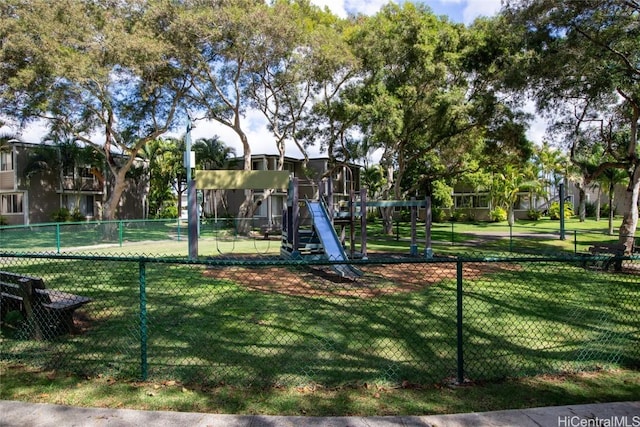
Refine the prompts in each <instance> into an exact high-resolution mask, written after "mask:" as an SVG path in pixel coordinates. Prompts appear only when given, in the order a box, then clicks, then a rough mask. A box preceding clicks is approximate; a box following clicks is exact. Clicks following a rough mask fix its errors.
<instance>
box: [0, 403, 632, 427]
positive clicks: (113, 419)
mask: <svg viewBox="0 0 640 427" xmlns="http://www.w3.org/2000/svg"><path fill="white" fill-rule="evenodd" d="M0 426H2V427H14V426H16V427H18V426H19V427H23V426H30V427H45V426H55V427H67V426H118V427H119V426H123V427H124V426H132V427H133V426H136V427H137V426H145V427H153V426H163V427H165V426H167V427H169V426H188V427H191V426H203V427H204V426H207V427H208V426H225V427H226V426H230V427H249V426H250V427H289V426H297V427H298V426H299V427H313V426H330V427H365V426H366V427H391V426H411V427H418V426H434V427H435V426H437V427H462V426H464V427H467V426H474V427H475V426H518V427H529V426H531V427H541V426H542V427H547V426H549V427H582V426H585V427H587V426H588V427H591V426H593V427H595V426H617V427H640V401H636V402H618V403H601V404H590V405H572V406H557V407H549V408H533V409H521V410H510V411H497V412H484V413H472V414H454V415H425V416H407V417H404V416H392V417H297V416H296V417H294V416H266V415H215V414H200V413H186V412H168V411H134V410H130V409H101V408H77V407H71V406H62V405H48V404H38V403H24V402H16V401H6V400H5V401H0Z"/></svg>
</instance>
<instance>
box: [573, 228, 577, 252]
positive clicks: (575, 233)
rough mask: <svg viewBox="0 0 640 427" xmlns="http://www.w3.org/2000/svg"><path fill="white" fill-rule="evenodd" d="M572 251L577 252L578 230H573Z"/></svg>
mask: <svg viewBox="0 0 640 427" xmlns="http://www.w3.org/2000/svg"><path fill="white" fill-rule="evenodd" d="M573 253H574V254H577V253H578V230H573Z"/></svg>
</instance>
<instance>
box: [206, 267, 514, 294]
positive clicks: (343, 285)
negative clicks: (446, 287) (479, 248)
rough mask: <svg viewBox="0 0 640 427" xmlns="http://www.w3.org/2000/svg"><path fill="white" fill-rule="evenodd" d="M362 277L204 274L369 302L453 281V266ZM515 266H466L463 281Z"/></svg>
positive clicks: (311, 272)
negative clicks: (368, 299) (367, 299)
mask: <svg viewBox="0 0 640 427" xmlns="http://www.w3.org/2000/svg"><path fill="white" fill-rule="evenodd" d="M357 267H358V268H359V269H360V270H362V272H363V273H364V274H363V275H362V276H361V277H359V278H357V279H356V280H352V279H349V278H344V277H340V275H339V274H338V273H336V272H335V271H334V270H333V269H332V268H331V266H321V265H318V266H300V267H296V266H233V267H217V266H212V267H209V268H208V269H207V270H205V271H204V273H203V274H204V275H205V276H206V277H209V278H215V279H219V280H230V281H232V282H234V283H236V284H238V285H240V286H244V287H246V288H249V289H252V290H255V291H259V292H269V293H280V294H283V295H295V296H343V297H360V298H372V297H376V296H379V295H386V294H393V293H403V292H415V291H419V290H421V289H424V288H426V287H428V286H432V285H434V284H436V283H439V282H442V281H444V280H447V281H455V279H456V275H457V271H456V263H455V262H443V263H414V262H407V263H402V262H399V263H389V264H362V265H357ZM517 269H520V267H519V266H517V265H514V264H487V263H483V264H473V263H465V264H464V266H463V271H462V274H463V276H464V278H465V279H478V278H480V277H481V276H483V275H486V274H489V273H493V272H497V271H504V270H517Z"/></svg>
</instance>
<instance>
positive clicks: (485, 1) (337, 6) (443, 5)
mask: <svg viewBox="0 0 640 427" xmlns="http://www.w3.org/2000/svg"><path fill="white" fill-rule="evenodd" d="M399 1H400V2H402V1H404V0H399ZM414 1H416V2H418V1H419V2H421V3H423V4H426V5H427V6H429V7H430V8H431V10H432V11H433V12H434V14H436V15H445V16H447V17H448V18H449V19H450V20H451V21H452V22H459V23H464V24H467V25H468V24H470V23H472V22H473V20H474V19H475V18H477V17H479V16H493V15H494V14H496V13H497V12H498V11H499V9H500V0H414ZM311 3H313V4H315V5H317V6H320V7H328V8H329V9H330V10H331V11H332V12H333V13H334V14H336V15H338V16H340V17H347V16H348V15H349V14H366V15H374V14H375V13H376V12H377V11H379V10H380V8H381V7H382V6H383V5H385V4H387V3H388V0H311ZM244 123H245V128H246V129H247V135H248V138H249V142H250V144H251V146H252V152H253V154H276V153H277V151H276V145H275V141H274V138H273V136H272V135H271V134H270V133H269V131H268V129H267V124H266V120H265V119H264V117H262V115H261V113H259V112H257V111H250V112H249V113H248V114H247V117H246V118H245V119H244ZM185 130H186V122H185V124H184V130H180V129H178V131H177V132H176V133H175V134H172V135H171V136H176V137H178V136H181V135H182V134H184V132H185ZM4 131H11V132H16V130H14V129H6V128H0V132H4ZM45 133H46V129H44V127H43V126H37V125H36V126H31V127H30V128H28V129H25V130H23V131H22V132H21V137H22V139H23V140H25V141H27V142H38V141H39V140H40V139H41V138H42V136H43V135H44V134H45ZM543 135H544V126H543V125H542V124H541V122H539V121H536V122H534V123H533V124H532V126H531V129H530V130H529V132H528V137H529V138H530V139H531V140H533V141H534V142H537V143H539V142H540V141H541V139H542V136H543ZM214 136H218V137H219V138H220V140H221V141H223V142H224V143H225V144H226V145H227V146H229V147H232V148H234V149H235V150H236V154H237V155H238V156H241V155H242V145H241V143H240V140H239V138H238V136H237V135H236V134H235V133H234V132H233V131H232V130H231V129H229V128H228V127H225V126H223V125H220V124H217V123H214V122H205V121H198V122H196V124H195V128H194V129H193V131H192V140H193V141H195V140H197V139H198V138H211V137H214ZM286 154H287V156H290V157H295V158H302V154H301V153H300V152H299V150H297V149H296V148H295V146H294V144H293V143H291V142H289V144H288V146H287V150H286ZM309 155H310V157H318V156H324V155H325V154H324V153H320V152H318V150H317V149H315V148H313V147H312V148H310V149H309ZM378 160H379V155H376V154H373V155H372V156H371V158H370V159H369V161H370V162H372V163H375V162H377V161H378Z"/></svg>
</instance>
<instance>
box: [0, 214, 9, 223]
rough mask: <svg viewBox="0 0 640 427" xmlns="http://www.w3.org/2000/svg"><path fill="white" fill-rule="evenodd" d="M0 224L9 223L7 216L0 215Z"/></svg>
mask: <svg viewBox="0 0 640 427" xmlns="http://www.w3.org/2000/svg"><path fill="white" fill-rule="evenodd" d="M0 225H9V221H7V218H5V217H3V216H2V215H0Z"/></svg>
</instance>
